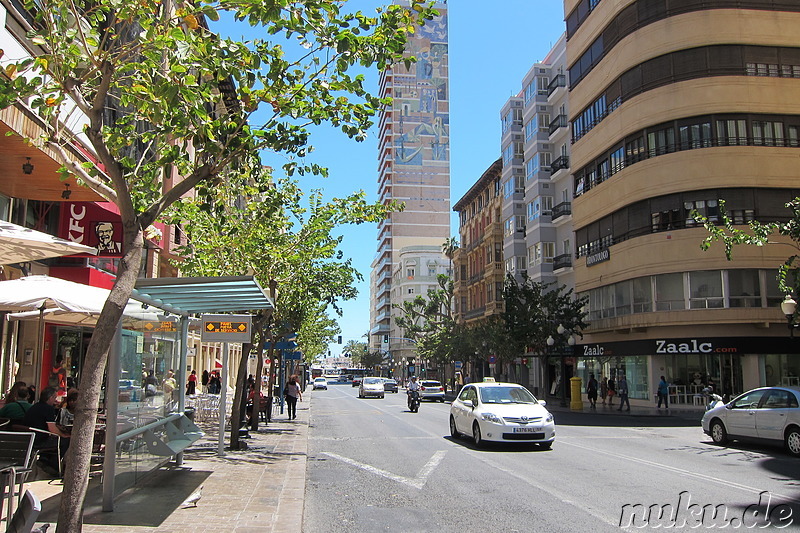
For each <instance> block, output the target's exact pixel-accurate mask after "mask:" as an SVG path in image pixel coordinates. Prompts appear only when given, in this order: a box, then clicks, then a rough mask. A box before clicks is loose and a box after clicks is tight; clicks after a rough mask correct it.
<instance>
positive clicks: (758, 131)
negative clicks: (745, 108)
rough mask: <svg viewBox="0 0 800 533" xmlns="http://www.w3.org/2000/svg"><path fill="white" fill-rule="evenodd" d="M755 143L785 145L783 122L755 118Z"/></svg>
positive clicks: (757, 144)
mask: <svg viewBox="0 0 800 533" xmlns="http://www.w3.org/2000/svg"><path fill="white" fill-rule="evenodd" d="M753 144H754V145H755V146H783V144H784V143H783V123H782V122H767V121H761V120H754V121H753Z"/></svg>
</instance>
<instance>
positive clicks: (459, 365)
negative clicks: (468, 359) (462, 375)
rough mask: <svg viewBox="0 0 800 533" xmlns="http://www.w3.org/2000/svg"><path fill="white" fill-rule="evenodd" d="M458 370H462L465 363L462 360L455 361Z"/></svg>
mask: <svg viewBox="0 0 800 533" xmlns="http://www.w3.org/2000/svg"><path fill="white" fill-rule="evenodd" d="M454 364H455V367H456V370H461V367H462V366H463V365H464V363H463V362H462V361H456V362H455V363H454Z"/></svg>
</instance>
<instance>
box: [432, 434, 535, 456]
mask: <svg viewBox="0 0 800 533" xmlns="http://www.w3.org/2000/svg"><path fill="white" fill-rule="evenodd" d="M443 438H444V439H445V440H449V441H450V442H452V443H455V444H458V445H460V446H463V447H464V448H469V449H471V450H475V451H476V452H526V453H527V452H549V451H551V450H550V449H545V448H542V447H541V446H539V445H538V444H532V443H530V442H491V441H485V442H484V443H483V444H481V446H480V447H478V446H475V443H474V442H473V441H472V439H471V438H469V437H466V436H462V437H460V438H457V439H454V438H453V437H451V436H450V435H446V436H444V437H443Z"/></svg>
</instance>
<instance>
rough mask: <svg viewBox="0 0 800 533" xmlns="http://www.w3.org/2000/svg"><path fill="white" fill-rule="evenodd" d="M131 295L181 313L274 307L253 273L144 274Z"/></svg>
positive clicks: (222, 311) (226, 311)
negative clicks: (178, 275)
mask: <svg viewBox="0 0 800 533" xmlns="http://www.w3.org/2000/svg"><path fill="white" fill-rule="evenodd" d="M131 297H132V298H135V299H137V300H139V301H141V302H144V303H148V304H151V305H156V306H158V307H160V308H162V309H165V310H167V311H170V312H172V313H177V314H181V315H185V314H192V313H233V312H238V311H256V310H258V309H274V307H275V305H274V304H273V302H272V300H271V299H270V298H269V296H267V294H266V293H265V292H264V290H263V289H262V288H261V286H260V285H259V284H258V282H257V281H256V279H255V278H254V277H253V276H228V277H214V278H144V279H139V280H138V281H137V282H136V288H135V289H134V290H133V295H132V296H131Z"/></svg>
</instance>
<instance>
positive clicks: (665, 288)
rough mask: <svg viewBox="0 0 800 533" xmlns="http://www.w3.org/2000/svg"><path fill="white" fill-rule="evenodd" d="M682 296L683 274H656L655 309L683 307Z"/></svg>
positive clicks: (667, 309) (684, 304)
mask: <svg viewBox="0 0 800 533" xmlns="http://www.w3.org/2000/svg"><path fill="white" fill-rule="evenodd" d="M685 308H686V303H685V300H684V296H683V274H682V273H680V272H676V273H673V274H659V275H657V276H656V311H675V310H677V309H685Z"/></svg>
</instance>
